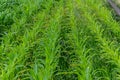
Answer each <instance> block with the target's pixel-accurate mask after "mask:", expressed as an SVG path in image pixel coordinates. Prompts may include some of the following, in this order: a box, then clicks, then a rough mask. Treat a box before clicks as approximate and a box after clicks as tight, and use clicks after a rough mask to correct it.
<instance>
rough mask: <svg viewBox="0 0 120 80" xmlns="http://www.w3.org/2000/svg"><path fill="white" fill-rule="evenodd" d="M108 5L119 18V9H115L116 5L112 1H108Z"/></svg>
mask: <svg viewBox="0 0 120 80" xmlns="http://www.w3.org/2000/svg"><path fill="white" fill-rule="evenodd" d="M108 3H109V4H110V5H111V7H112V8H113V9H114V10H115V12H116V13H117V15H118V16H120V9H119V8H118V7H117V5H116V4H115V3H114V2H113V1H112V0H108Z"/></svg>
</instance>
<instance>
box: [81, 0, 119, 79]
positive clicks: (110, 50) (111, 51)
mask: <svg viewBox="0 0 120 80" xmlns="http://www.w3.org/2000/svg"><path fill="white" fill-rule="evenodd" d="M87 1H88V2H89V0H86V2H87ZM84 5H85V4H84ZM84 5H82V4H81V6H84ZM84 7H86V5H85V6H84ZM82 11H84V17H85V19H86V21H88V22H87V25H86V26H87V28H88V29H89V30H90V31H91V33H92V34H94V35H95V39H96V41H97V42H98V43H99V44H100V48H101V49H102V50H100V51H101V52H102V53H104V54H102V55H101V58H102V59H103V60H104V58H105V57H106V60H107V59H108V61H106V62H107V63H109V62H110V64H113V63H112V62H114V63H115V64H116V65H117V67H114V66H109V67H111V68H110V71H111V70H112V71H113V70H116V69H115V68H117V69H119V58H118V54H119V53H118V48H117V49H115V47H114V45H113V42H111V41H109V40H107V39H106V37H104V36H103V29H101V25H99V24H98V23H96V21H95V19H94V15H91V14H90V12H85V11H89V10H88V9H87V8H86V9H84V10H82ZM113 56H114V57H113ZM110 59H112V60H110ZM113 72H114V71H113ZM108 73H109V72H108ZM109 75H110V77H104V79H111V78H112V77H111V74H109ZM112 76H116V78H117V77H118V76H119V71H118V72H116V74H112ZM101 79H103V77H101Z"/></svg>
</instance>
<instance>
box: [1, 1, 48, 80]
mask: <svg viewBox="0 0 120 80" xmlns="http://www.w3.org/2000/svg"><path fill="white" fill-rule="evenodd" d="M48 4H50V2H49V3H48ZM46 5H47V4H46ZM46 11H48V9H45V11H43V13H42V14H38V15H37V17H40V19H41V20H39V22H36V23H35V24H34V26H33V29H32V30H30V31H28V30H26V31H25V34H24V35H23V36H19V38H20V39H19V40H20V43H19V44H18V45H17V44H14V43H13V44H11V43H6V42H5V41H6V40H5V41H3V43H2V44H1V46H2V47H1V48H2V49H1V53H2V56H5V57H6V59H3V61H2V63H1V71H2V73H1V76H0V78H1V79H3V80H16V79H18V78H23V79H28V78H29V74H28V73H26V72H27V71H28V69H26V66H25V65H24V63H25V61H26V59H27V56H26V55H27V51H28V50H29V47H31V46H33V45H34V40H35V38H36V35H37V34H38V33H39V32H40V31H41V29H39V28H41V27H40V26H42V25H41V24H42V23H43V22H44V21H43V20H44V17H45V13H46ZM38 30H39V31H38ZM11 33H12V32H11ZM7 38H9V35H6V38H4V39H7ZM30 43H31V44H30ZM7 60H8V61H7ZM6 61H7V63H6ZM20 74H22V75H20Z"/></svg>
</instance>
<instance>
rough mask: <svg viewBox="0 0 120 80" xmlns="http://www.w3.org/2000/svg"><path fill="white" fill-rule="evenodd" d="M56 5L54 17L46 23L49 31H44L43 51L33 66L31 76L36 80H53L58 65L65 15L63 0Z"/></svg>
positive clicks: (41, 43)
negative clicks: (61, 24)
mask: <svg viewBox="0 0 120 80" xmlns="http://www.w3.org/2000/svg"><path fill="white" fill-rule="evenodd" d="M53 2H54V1H53ZM54 3H55V6H54V8H52V11H51V14H52V16H51V17H50V21H49V23H46V27H47V29H46V30H45V31H44V37H43V38H42V39H41V41H40V45H39V47H38V48H42V49H39V50H41V51H40V52H37V53H38V54H36V57H37V58H36V59H35V60H34V64H33V65H32V68H33V69H31V70H30V74H31V75H32V78H33V79H35V80H52V79H53V76H54V75H53V74H54V72H55V69H56V67H57V63H58V58H59V49H60V45H59V44H58V42H59V36H60V20H61V15H62V14H63V11H62V10H63V6H62V5H63V0H60V1H55V2H54ZM55 11H56V13H55Z"/></svg>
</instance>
